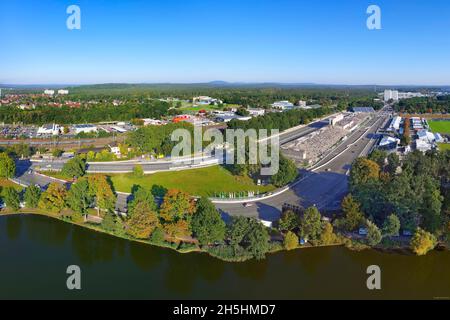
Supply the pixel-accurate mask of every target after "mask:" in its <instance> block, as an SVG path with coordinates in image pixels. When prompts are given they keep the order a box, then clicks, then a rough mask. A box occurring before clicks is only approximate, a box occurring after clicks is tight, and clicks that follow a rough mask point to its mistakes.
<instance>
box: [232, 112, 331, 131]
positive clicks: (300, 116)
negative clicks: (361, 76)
mask: <svg viewBox="0 0 450 320" xmlns="http://www.w3.org/2000/svg"><path fill="white" fill-rule="evenodd" d="M333 111H336V109H333V108H324V107H322V108H317V109H309V110H301V109H294V110H289V111H285V112H271V113H267V114H265V115H263V116H260V117H255V118H252V119H250V120H248V121H240V120H236V119H233V120H231V121H230V122H228V128H230V129H244V130H247V129H256V130H259V129H267V130H270V129H278V130H280V131H283V130H286V129H289V128H292V127H295V126H298V125H301V124H308V123H310V122H311V121H312V120H314V119H316V118H320V117H323V116H325V115H327V114H331V113H332V112H333ZM268 134H270V131H269V132H268Z"/></svg>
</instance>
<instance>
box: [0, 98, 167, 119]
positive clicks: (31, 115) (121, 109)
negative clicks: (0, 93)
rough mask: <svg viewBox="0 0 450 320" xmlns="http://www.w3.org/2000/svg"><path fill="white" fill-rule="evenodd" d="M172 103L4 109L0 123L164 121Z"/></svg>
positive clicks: (0, 109)
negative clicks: (148, 119)
mask: <svg viewBox="0 0 450 320" xmlns="http://www.w3.org/2000/svg"><path fill="white" fill-rule="evenodd" d="M169 107H170V106H169V104H168V103H165V102H161V101H157V100H154V101H142V102H126V103H124V104H121V105H119V106H112V105H105V104H98V105H91V106H84V107H83V106H82V107H79V108H70V107H68V106H62V107H51V106H39V105H37V106H36V109H34V110H20V109H17V108H15V107H12V106H3V107H2V108H0V122H5V123H17V122H22V123H25V124H44V123H52V122H56V123H59V124H72V123H95V122H102V121H118V120H120V121H127V120H132V119H135V118H156V119H160V118H161V117H162V116H165V115H167V113H168V110H169Z"/></svg>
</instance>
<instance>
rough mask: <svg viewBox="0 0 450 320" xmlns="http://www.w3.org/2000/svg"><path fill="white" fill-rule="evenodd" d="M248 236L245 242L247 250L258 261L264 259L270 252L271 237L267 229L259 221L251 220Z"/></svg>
mask: <svg viewBox="0 0 450 320" xmlns="http://www.w3.org/2000/svg"><path fill="white" fill-rule="evenodd" d="M249 222H250V223H249V226H248V230H247V234H246V235H245V238H244V240H245V241H246V242H247V245H248V246H247V250H248V251H249V252H250V253H251V254H252V255H253V257H255V258H256V259H258V260H261V259H264V257H265V256H266V253H267V252H268V251H269V240H270V235H269V232H268V231H267V228H266V227H265V226H264V225H263V224H262V223H261V222H259V221H258V220H256V219H254V218H251V219H250V220H249Z"/></svg>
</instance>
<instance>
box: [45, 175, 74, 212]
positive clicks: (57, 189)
mask: <svg viewBox="0 0 450 320" xmlns="http://www.w3.org/2000/svg"><path fill="white" fill-rule="evenodd" d="M66 195H67V190H66V188H65V187H64V186H62V185H60V184H58V183H56V182H52V183H50V184H49V185H48V188H47V190H46V191H45V192H44V193H42V195H41V198H40V199H39V204H38V206H39V208H41V209H44V210H49V211H53V212H59V211H61V210H62V209H63V208H64V207H65V203H66V201H65V199H66Z"/></svg>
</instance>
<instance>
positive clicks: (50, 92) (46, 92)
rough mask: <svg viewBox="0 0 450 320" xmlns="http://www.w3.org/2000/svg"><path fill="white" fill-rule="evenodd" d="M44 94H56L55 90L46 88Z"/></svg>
mask: <svg viewBox="0 0 450 320" xmlns="http://www.w3.org/2000/svg"><path fill="white" fill-rule="evenodd" d="M44 94H46V95H48V96H52V95H54V94H55V90H49V89H46V90H44Z"/></svg>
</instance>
